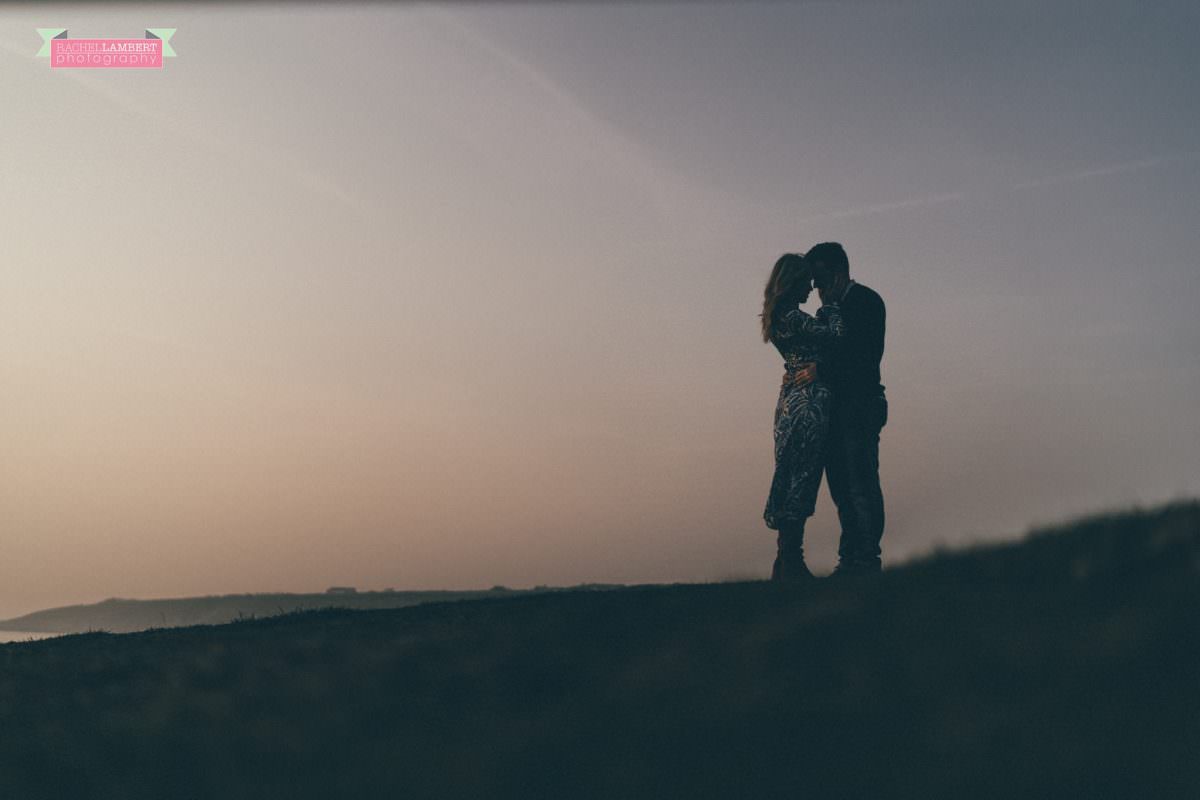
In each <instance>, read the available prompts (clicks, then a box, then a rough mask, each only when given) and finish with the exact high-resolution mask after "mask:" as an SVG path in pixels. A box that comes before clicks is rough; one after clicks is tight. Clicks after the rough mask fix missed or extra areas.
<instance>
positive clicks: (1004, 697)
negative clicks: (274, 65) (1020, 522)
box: [0, 502, 1200, 798]
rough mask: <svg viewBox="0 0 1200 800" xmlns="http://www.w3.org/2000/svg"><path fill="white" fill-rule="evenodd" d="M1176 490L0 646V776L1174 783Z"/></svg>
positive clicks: (1191, 564)
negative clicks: (1097, 512) (725, 559)
mask: <svg viewBox="0 0 1200 800" xmlns="http://www.w3.org/2000/svg"><path fill="white" fill-rule="evenodd" d="M1197 619H1200V504H1198V503H1195V502H1192V503H1186V504H1175V505H1172V506H1169V507H1165V508H1161V509H1156V510H1153V511H1138V512H1130V513H1125V514H1117V515H1109V516H1105V517H1100V518H1095V519H1091V520H1084V521H1081V522H1079V523H1077V524H1074V525H1071V526H1067V527H1064V528H1061V529H1057V530H1054V531H1049V532H1040V533H1038V534H1035V535H1032V536H1030V537H1028V538H1027V539H1026V540H1024V541H1021V542H1016V543H1011V544H1006V545H997V546H990V547H980V548H974V549H971V550H967V551H963V552H958V553H950V554H941V555H939V556H937V557H934V558H930V559H926V560H922V561H919V562H916V563H912V564H909V565H905V566H902V567H899V568H896V569H894V570H890V571H888V572H886V573H885V574H884V575H883V576H882V577H880V578H879V579H877V580H876V581H875V582H873V583H865V584H855V585H848V586H837V585H818V586H816V587H815V588H813V589H811V590H806V591H803V592H799V593H796V592H786V591H779V590H777V589H776V588H775V587H772V586H771V585H769V584H767V583H758V582H745V583H729V584H699V585H684V584H677V585H671V586H643V587H632V588H627V589H616V590H612V591H604V592H588V591H578V592H552V593H541V594H528V595H514V596H505V597H498V598H495V599H481V600H463V601H457V602H447V603H432V604H426V605H419V606H413V607H409V608H403V609H395V610H380V611H307V612H301V613H297V614H288V615H281V616H278V617H274V618H270V619H259V620H254V621H248V622H239V623H234V624H228V625H220V626H196V627H190V628H180V629H171V630H152V631H146V632H142V633H134V634H125V635H113V634H103V633H100V634H83V635H75V636H66V637H62V638H57V639H50V640H46V641H40V642H30V643H22V644H10V645H4V646H0V736H2V737H3V746H2V747H0V787H2V788H0V794H3V796H5V797H10V796H11V797H14V798H17V797H20V798H34V797H71V798H201V797H205V798H207V797H213V798H274V797H279V798H310V797H311V798H316V797H322V798H350V797H355V798H358V797H389V798H391V797H396V798H399V797H404V798H424V797H436V798H467V797H470V798H497V797H504V798H507V797H562V798H601V797H602V798H635V797H636V798H643V797H644V798H668V797H728V798H756V797H807V796H812V797H863V798H875V797H922V798H926V797H947V798H965V797H971V798H978V797H989V798H991V797H994V798H1025V797H1055V798H1059V797H1088V798H1099V797H1131V798H1132V797H1138V798H1176V797H1178V798H1184V797H1189V798H1192V797H1197V796H1200V758H1197V756H1196V754H1197V753H1198V752H1200V671H1198V667H1200V660H1198V656H1200V624H1198V623H1197Z"/></svg>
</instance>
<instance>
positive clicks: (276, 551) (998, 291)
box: [0, 0, 1200, 616]
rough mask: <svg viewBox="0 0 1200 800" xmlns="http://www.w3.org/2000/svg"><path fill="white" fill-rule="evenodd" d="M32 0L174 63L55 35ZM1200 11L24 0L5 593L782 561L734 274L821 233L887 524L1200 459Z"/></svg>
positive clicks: (1102, 496) (6, 93) (189, 589)
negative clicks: (87, 57)
mask: <svg viewBox="0 0 1200 800" xmlns="http://www.w3.org/2000/svg"><path fill="white" fill-rule="evenodd" d="M968 5H969V6H970V7H969V8H967V7H966V6H968ZM54 26H57V27H66V28H68V29H69V31H70V35H71V36H72V37H73V38H88V37H136V36H138V35H139V34H141V33H142V31H143V29H144V28H146V27H176V28H177V29H178V32H177V33H176V35H175V37H174V39H173V40H172V44H173V46H174V47H175V49H176V51H177V53H178V57H177V58H174V59H169V60H168V61H167V63H166V66H165V67H164V69H163V70H162V71H161V72H157V71H129V72H122V71H117V70H111V71H110V70H90V71H82V70H51V69H50V66H49V63H48V61H47V60H46V59H37V58H34V57H33V54H34V53H35V52H36V51H37V49H38V47H39V46H40V40H39V38H38V36H37V34H36V32H35V30H34V29H35V28H37V27H54ZM1198 29H1200V7H1197V5H1196V4H1195V3H1193V2H1190V0H1189V2H1162V3H1154V4H1150V5H1143V4H1137V3H1133V2H1129V3H1111V2H1086V3H1084V2H1079V3H1044V2H1015V3H1013V2H1010V3H1003V4H995V3H993V4H986V6H984V4H964V3H960V2H950V1H947V2H886V3H883V2H881V3H870V2H840V3H839V2H818V3H796V4H785V3H765V4H761V5H757V4H749V3H744V2H737V3H728V4H717V3H706V4H668V3H656V4H634V3H630V4H601V3H597V4H584V3H563V4H549V3H546V4H518V3H501V4H497V5H471V4H447V5H397V6H383V5H364V6H361V7H349V6H346V5H342V4H337V5H336V6H335V5H334V4H330V5H329V6H320V5H313V4H305V5H299V6H292V7H287V8H284V7H273V6H269V5H252V6H249V7H241V8H239V7H236V6H222V5H205V6H196V7H188V6H185V5H179V4H169V5H161V6H154V5H150V4H137V5H131V6H124V7H118V8H117V9H116V10H111V9H104V8H96V7H94V6H93V5H82V6H66V5H63V6H56V5H53V4H40V5H39V6H38V7H36V8H31V7H28V6H25V7H13V6H10V7H6V8H5V10H4V13H3V17H2V19H0V234H2V235H0V386H2V387H3V400H2V402H0V452H2V453H3V458H0V616H10V615H14V614H18V613H23V612H27V611H32V610H35V609H38V608H43V607H47V606H51V605H63V604H67V603H76V602H93V601H98V600H101V599H104V598H106V597H111V596H119V597H164V596H183V595H196V594H218V593H228V592H250V591H322V590H324V589H325V588H326V587H328V586H330V585H335V584H339V585H354V586H358V587H359V588H360V589H371V588H374V589H383V588H387V587H394V588H398V589H403V588H411V589H419V588H472V587H478V588H487V587H490V586H492V585H494V584H504V585H507V586H511V587H526V586H533V585H536V584H551V585H570V584H575V583H579V582H584V581H595V582H639V583H640V582H671V581H695V580H714V579H725V578H750V577H755V578H757V577H766V575H767V573H768V572H769V567H770V561H771V559H772V557H773V554H774V538H773V532H771V531H769V530H768V529H767V528H766V527H765V525H764V524H763V522H762V516H761V515H762V510H763V504H764V502H765V499H766V492H767V489H768V487H769V484H770V478H771V471H772V467H773V461H772V459H773V451H772V441H771V422H772V415H773V412H774V407H775V400H776V397H777V393H778V388H779V381H780V377H781V375H782V361H781V359H780V357H779V355H778V353H777V352H776V351H775V350H774V349H773V348H772V347H770V346H769V345H765V344H763V342H762V341H761V339H760V338H759V335H758V331H757V324H758V320H757V317H756V314H757V313H758V312H759V310H760V309H761V301H762V289H763V284H764V282H765V280H766V277H767V274H768V272H769V270H770V268H771V265H772V264H773V262H774V261H775V259H776V258H777V257H778V256H779V255H780V254H781V253H783V252H785V251H795V250H805V249H807V248H808V247H810V246H811V245H812V244H815V243H817V242H819V241H823V240H830V239H832V240H838V241H841V242H843V243H844V244H845V247H846V250H847V252H848V254H849V257H850V262H851V274H852V276H854V277H855V278H857V279H859V280H861V281H862V282H864V283H866V284H868V285H870V286H871V287H873V288H874V289H876V290H877V291H879V292H880V294H881V295H882V296H883V298H884V300H885V301H886V303H887V309H888V331H887V345H886V352H885V356H884V361H883V383H884V384H885V385H886V386H887V393H888V397H889V403H890V420H889V423H888V426H887V427H886V428H885V429H884V431H883V436H882V443H881V455H880V458H881V462H882V478H883V485H884V494H885V498H886V503H887V514H888V523H887V530H886V533H885V535H884V539H883V552H884V561H885V566H886V565H888V564H895V563H898V562H900V561H903V560H905V559H908V558H911V557H914V556H916V555H919V554H922V553H926V552H929V551H930V550H932V549H933V548H936V547H938V546H958V545H964V544H967V543H970V542H976V541H985V540H995V539H1001V538H1005V537H1013V536H1017V535H1020V534H1022V533H1024V532H1025V531H1026V530H1028V529H1029V528H1030V527H1031V526H1034V525H1040V524H1044V523H1049V522H1054V521H1058V520H1061V519H1064V518H1067V517H1069V516H1071V515H1074V514H1078V513H1083V512H1088V511H1092V510H1097V509H1107V508H1113V507H1122V506H1128V505H1130V504H1134V503H1147V504H1148V503H1152V502H1157V501H1160V500H1165V499H1170V498H1176V497H1182V496H1193V495H1196V494H1200V425H1198V424H1197V423H1196V421H1195V408H1196V403H1197V401H1196V397H1197V395H1198V394H1200V370H1198V368H1197V357H1196V353H1197V351H1198V349H1200V323H1198V322H1197V315H1196V312H1195V310H1194V308H1193V305H1194V304H1195V303H1196V301H1197V300H1198V299H1200V293H1198V291H1197V289H1198V283H1197V278H1196V272H1197V256H1196V254H1197V253H1198V252H1200V225H1198V219H1197V209H1198V208H1200V203H1198V200H1200V135H1198V128H1200V124H1198V123H1200V96H1198V94H1200V92H1198V90H1197V88H1196V82H1195V80H1194V77H1195V74H1196V73H1197V70H1198V68H1200V55H1197V51H1196V49H1195V47H1194V33H1195V31H1196V30H1198ZM816 303H817V298H816V297H815V295H814V297H813V299H812V301H811V302H810V305H809V308H810V310H813V309H814V308H815V305H816ZM818 509H819V510H818V513H817V515H816V516H815V517H814V519H813V520H812V521H811V523H810V525H809V533H808V542H809V546H808V549H809V552H810V553H811V556H812V557H811V562H812V563H813V565H814V568H816V570H817V571H818V572H822V571H827V570H828V569H831V568H832V566H833V563H834V561H835V559H836V547H837V530H836V518H835V516H834V513H833V507H832V504H831V502H830V500H829V497H828V494H827V493H826V492H825V490H824V488H822V492H821V498H820V499H819V501H818Z"/></svg>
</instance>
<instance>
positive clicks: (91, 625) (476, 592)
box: [0, 583, 617, 633]
mask: <svg viewBox="0 0 1200 800" xmlns="http://www.w3.org/2000/svg"><path fill="white" fill-rule="evenodd" d="M610 588H617V586H616V585H612V584H599V583H589V584H583V585H581V586H575V587H551V586H539V587H537V588H535V589H508V588H506V587H503V586H496V587H493V588H492V589H482V590H480V589H473V590H434V591H393V590H388V591H382V592H374V591H370V592H357V591H354V590H352V589H350V590H348V589H347V587H332V588H331V589H330V590H328V591H326V592H325V593H323V594H226V595H210V596H207V597H173V598H166V599H160V600H130V599H124V598H110V599H108V600H104V601H102V602H99V603H91V604H87V605H74V606H62V607H60V608H50V609H46V610H44V611H35V612H33V613H31V614H25V615H24V616H20V617H14V618H13V619H6V620H0V630H5V631H36V632H38V633H87V632H89V631H105V632H108V633H133V632H136V631H144V630H149V629H150V628H174V627H181V626H185V625H217V624H221V623H223V622H232V621H234V620H241V619H245V618H247V617H268V616H277V615H279V614H283V613H287V612H292V611H305V610H310V609H318V608H357V609H372V608H402V607H404V606H412V605H417V604H419V603H433V602H445V601H448V600H466V599H471V598H484V597H497V596H500V595H508V594H521V593H527V594H528V593H534V592H554V591H568V590H572V591H575V590H580V589H589V590H596V589H610Z"/></svg>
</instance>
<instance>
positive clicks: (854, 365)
mask: <svg viewBox="0 0 1200 800" xmlns="http://www.w3.org/2000/svg"><path fill="white" fill-rule="evenodd" d="M840 307H841V311H842V320H843V321H844V322H845V324H846V336H845V338H843V339H842V340H841V341H840V342H838V344H837V345H836V346H835V348H834V350H833V352H832V353H831V356H832V358H830V359H827V360H826V361H825V362H823V363H821V364H820V365H819V366H818V367H817V372H818V374H819V376H820V378H821V380H823V381H825V382H826V383H828V384H829V386H830V388H832V389H833V392H834V402H835V403H837V404H839V405H843V406H845V405H847V404H849V405H852V406H858V405H859V404H860V403H861V402H862V401H865V400H867V399H869V398H871V397H875V396H878V395H880V394H882V393H883V388H884V387H883V385H882V384H881V383H880V382H879V380H880V377H879V362H880V361H882V360H883V333H884V327H885V323H886V316H887V314H886V309H885V308H884V305H883V298H882V297H880V296H879V294H878V293H877V292H876V291H875V290H874V289H871V288H870V287H867V286H864V285H863V284H861V283H857V282H856V283H854V284H852V285H851V286H850V288H849V289H847V290H846V294H845V295H844V296H843V298H842V301H841V304H840Z"/></svg>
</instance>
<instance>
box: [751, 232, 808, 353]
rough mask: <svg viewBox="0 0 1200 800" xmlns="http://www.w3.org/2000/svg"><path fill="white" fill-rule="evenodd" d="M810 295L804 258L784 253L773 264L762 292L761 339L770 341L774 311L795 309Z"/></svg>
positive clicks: (806, 265)
mask: <svg viewBox="0 0 1200 800" xmlns="http://www.w3.org/2000/svg"><path fill="white" fill-rule="evenodd" d="M811 293H812V271H811V270H810V269H809V266H808V263H807V262H806V261H805V260H804V256H802V255H800V254H799V253H784V254H783V255H782V256H780V257H779V260H778V261H776V262H775V266H774V268H772V270H771V277H769V278H768V279H767V288H766V289H765V290H764V291H763V311H762V315H761V316H762V337H763V341H764V342H769V341H771V321H772V319H773V318H774V316H775V311H776V309H779V308H782V307H783V306H784V305H786V306H788V307H789V308H795V307H796V306H797V305H799V304H800V303H803V302H805V301H807V300H808V296H809V294H811Z"/></svg>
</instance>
